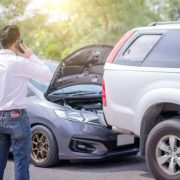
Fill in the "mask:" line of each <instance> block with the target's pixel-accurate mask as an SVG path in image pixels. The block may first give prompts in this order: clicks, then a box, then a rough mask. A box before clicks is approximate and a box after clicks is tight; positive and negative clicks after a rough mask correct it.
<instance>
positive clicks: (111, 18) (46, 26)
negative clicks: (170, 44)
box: [0, 0, 180, 60]
mask: <svg viewBox="0 0 180 180" xmlns="http://www.w3.org/2000/svg"><path fill="white" fill-rule="evenodd" d="M161 1H162V2H165V3H166V4H163V3H162V4H158V2H159V1H158V0H103V1H102V0H91V1H89V0H76V1H75V0H64V1H60V3H58V4H56V5H55V4H54V5H53V0H52V1H49V4H48V3H47V4H46V6H47V7H46V8H47V10H49V11H50V10H53V11H55V10H56V11H57V10H58V11H59V12H60V14H65V18H62V19H59V20H58V21H54V22H49V14H48V11H45V12H44V11H42V10H41V8H40V9H38V10H36V11H34V12H32V14H31V15H30V16H28V17H25V18H21V17H23V14H24V12H25V9H26V6H27V2H29V1H27V0H16V1H10V0H1V1H0V7H2V8H0V9H2V13H1V14H2V16H0V18H1V19H0V25H1V26H2V25H5V24H9V23H12V22H15V23H16V24H18V25H19V26H20V28H21V31H22V37H23V39H24V41H25V42H26V43H27V44H28V45H29V46H30V47H32V49H33V51H34V52H35V53H36V54H38V55H39V56H40V57H42V58H46V59H54V60H61V59H62V58H64V57H65V56H67V55H68V54H69V53H71V52H72V51H74V50H76V49H78V48H80V47H82V46H85V45H89V44H95V43H96V44H102V43H105V44H112V45H114V44H115V43H116V42H117V41H118V40H119V39H120V37H121V36H122V35H123V34H124V33H125V32H126V31H128V30H130V29H131V28H134V27H136V26H144V25H147V24H149V23H150V22H152V21H158V20H160V17H161V18H164V19H166V18H167V17H168V18H169V19H177V18H179V14H180V13H179V9H180V7H179V6H180V5H179V4H178V0H161ZM45 2H48V1H45ZM167 4H168V6H167ZM165 7H166V8H165ZM159 12H161V13H162V15H161V16H159ZM59 16H60V15H59ZM166 16H167V17H166ZM165 17H166V18H165Z"/></svg>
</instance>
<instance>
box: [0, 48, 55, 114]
mask: <svg viewBox="0 0 180 180" xmlns="http://www.w3.org/2000/svg"><path fill="white" fill-rule="evenodd" d="M29 78H32V79H36V80H40V81H42V82H44V83H47V82H49V81H50V80H51V78H52V73H51V71H50V70H49V68H48V66H47V65H45V64H44V62H43V61H42V60H40V59H38V58H37V57H36V56H35V55H32V56H31V57H30V58H29V59H26V58H23V57H21V56H17V55H16V54H15V53H14V52H13V51H11V50H9V49H1V50H0V111H4V110H12V109H24V108H26V95H27V84H28V80H29Z"/></svg>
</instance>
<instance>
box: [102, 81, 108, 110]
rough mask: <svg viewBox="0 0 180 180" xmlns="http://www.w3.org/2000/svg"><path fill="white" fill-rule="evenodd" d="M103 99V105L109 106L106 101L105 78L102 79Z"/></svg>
mask: <svg viewBox="0 0 180 180" xmlns="http://www.w3.org/2000/svg"><path fill="white" fill-rule="evenodd" d="M102 101H103V106H104V107H106V106H107V101H106V89H105V83H104V80H103V81H102Z"/></svg>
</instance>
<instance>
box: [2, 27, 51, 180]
mask: <svg viewBox="0 0 180 180" xmlns="http://www.w3.org/2000/svg"><path fill="white" fill-rule="evenodd" d="M19 41H20V30H19V28H18V27H17V26H16V25H9V26H5V27H4V28H2V29H0V43H1V47H2V49H1V50H0V180H2V179H3V175H4V170H5V167H6V164H7V158H8V153H9V149H10V147H12V150H13V157H14V164H15V165H14V169H15V180H28V179H29V158H30V152H31V129H30V123H29V119H28V116H27V113H26V110H25V108H26V105H25V101H26V93H27V83H28V79H29V78H34V79H37V80H41V81H44V82H45V83H46V82H48V81H50V79H51V78H52V74H51V72H50V70H49V69H48V67H47V66H46V65H45V64H44V63H43V61H41V60H39V59H38V58H37V57H36V56H35V55H33V53H32V51H31V49H30V48H28V47H27V46H26V45H23V44H20V43H19ZM20 51H21V53H20ZM22 52H23V53H22Z"/></svg>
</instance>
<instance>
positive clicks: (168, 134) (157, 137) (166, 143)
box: [146, 119, 180, 180]
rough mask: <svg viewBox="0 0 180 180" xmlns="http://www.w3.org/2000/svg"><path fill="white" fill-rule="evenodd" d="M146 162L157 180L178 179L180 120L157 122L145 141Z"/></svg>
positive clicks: (179, 178)
mask: <svg viewBox="0 0 180 180" xmlns="http://www.w3.org/2000/svg"><path fill="white" fill-rule="evenodd" d="M146 163H147V166H148V168H149V170H150V171H151V172H152V174H153V175H154V177H155V178H156V179H158V180H165V179H166V180H180V120H178V119H176V120H166V121H163V122H161V123H159V124H157V125H156V126H155V127H154V128H153V129H152V130H151V132H150V134H149V135H148V139H147V142H146Z"/></svg>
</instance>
